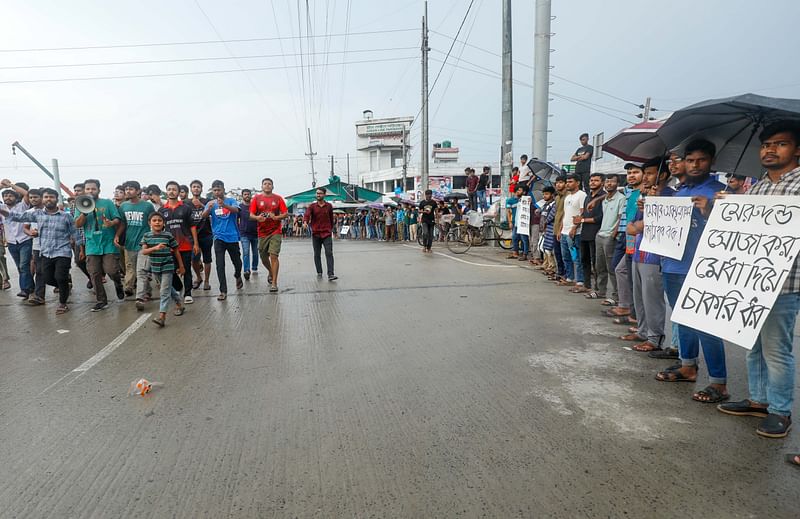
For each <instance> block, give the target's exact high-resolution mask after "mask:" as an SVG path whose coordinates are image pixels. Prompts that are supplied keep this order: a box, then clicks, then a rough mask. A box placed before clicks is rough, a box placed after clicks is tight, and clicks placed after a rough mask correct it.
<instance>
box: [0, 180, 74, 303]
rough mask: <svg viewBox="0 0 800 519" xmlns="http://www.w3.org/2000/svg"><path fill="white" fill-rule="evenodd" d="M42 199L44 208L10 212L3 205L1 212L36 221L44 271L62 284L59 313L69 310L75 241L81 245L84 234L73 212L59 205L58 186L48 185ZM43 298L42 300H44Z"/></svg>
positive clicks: (50, 279) (56, 283) (14, 219)
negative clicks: (70, 270) (51, 186)
mask: <svg viewBox="0 0 800 519" xmlns="http://www.w3.org/2000/svg"><path fill="white" fill-rule="evenodd" d="M41 192H42V201H43V203H44V209H39V210H36V211H33V212H25V213H21V214H16V213H15V214H9V211H6V210H4V209H0V214H2V215H3V216H4V217H6V218H7V219H8V220H9V221H12V222H21V223H35V224H36V225H37V227H38V228H37V232H38V236H39V255H40V258H41V260H42V261H43V262H44V265H43V268H42V271H43V274H44V278H45V281H46V282H47V284H49V285H53V286H57V287H58V301H59V304H58V308H57V309H56V314H58V315H61V314H64V313H66V312H67V311H68V310H69V308H68V307H67V300H68V299H69V268H70V265H71V263H72V243H73V241H77V242H78V244H79V245H80V239H81V238H80V236H79V235H78V233H77V231H76V229H75V223H74V222H73V220H72V216H71V215H70V214H69V213H66V212H64V211H62V210H60V209H59V208H58V193H57V192H56V190H55V189H51V188H44V189H42V190H41ZM43 303H44V301H41V303H40V304H43Z"/></svg>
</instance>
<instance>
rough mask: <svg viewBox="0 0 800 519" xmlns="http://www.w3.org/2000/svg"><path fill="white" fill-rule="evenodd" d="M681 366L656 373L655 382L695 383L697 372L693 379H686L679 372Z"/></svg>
mask: <svg viewBox="0 0 800 519" xmlns="http://www.w3.org/2000/svg"><path fill="white" fill-rule="evenodd" d="M682 367H683V366H676V367H674V368H667V369H665V370H664V371H659V372H658V373H656V380H658V381H659V382H692V383H694V382H696V381H697V372H695V374H694V376H693V377H687V376H686V375H684V374H683V373H681V372H680V371H679V370H680V368H682Z"/></svg>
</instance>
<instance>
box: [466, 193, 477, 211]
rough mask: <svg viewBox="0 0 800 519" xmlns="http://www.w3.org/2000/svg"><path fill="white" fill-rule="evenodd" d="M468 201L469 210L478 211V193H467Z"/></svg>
mask: <svg viewBox="0 0 800 519" xmlns="http://www.w3.org/2000/svg"><path fill="white" fill-rule="evenodd" d="M467 200H468V201H469V208H470V209H473V210H475V211H477V210H478V193H477V191H473V192H472V193H469V192H467Z"/></svg>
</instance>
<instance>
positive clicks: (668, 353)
mask: <svg viewBox="0 0 800 519" xmlns="http://www.w3.org/2000/svg"><path fill="white" fill-rule="evenodd" d="M647 356H648V357H650V358H651V359H664V360H667V359H677V358H678V350H676V349H675V348H667V349H664V350H655V351H651V352H650V353H648V354H647Z"/></svg>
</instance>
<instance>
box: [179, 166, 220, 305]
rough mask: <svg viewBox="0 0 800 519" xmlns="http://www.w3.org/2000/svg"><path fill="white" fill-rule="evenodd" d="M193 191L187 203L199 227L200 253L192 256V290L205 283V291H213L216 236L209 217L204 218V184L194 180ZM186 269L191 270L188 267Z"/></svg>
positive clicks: (205, 201) (193, 221) (191, 186)
mask: <svg viewBox="0 0 800 519" xmlns="http://www.w3.org/2000/svg"><path fill="white" fill-rule="evenodd" d="M189 189H191V191H192V198H191V200H187V201H186V202H185V203H186V204H187V205H188V206H189V207H190V208H191V210H192V223H194V225H195V226H196V227H197V241H198V245H199V247H200V253H199V254H194V255H192V269H194V274H195V278H194V283H192V288H194V289H197V288H198V287H200V283H203V290H211V284H210V282H209V281H210V280H209V276H211V261H212V256H213V254H211V249H212V248H213V246H214V236H213V235H212V234H211V221H210V220H209V217H208V216H206V217H205V218H203V211H205V209H206V204H207V203H208V200H206V199H205V198H203V197H202V196H201V195H202V193H203V183H202V182H200V181H199V180H192V183H191V184H189ZM186 268H189V267H188V265H187V267H186Z"/></svg>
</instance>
